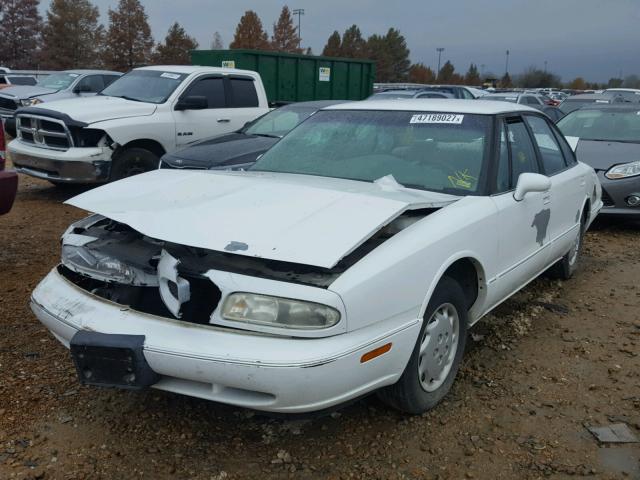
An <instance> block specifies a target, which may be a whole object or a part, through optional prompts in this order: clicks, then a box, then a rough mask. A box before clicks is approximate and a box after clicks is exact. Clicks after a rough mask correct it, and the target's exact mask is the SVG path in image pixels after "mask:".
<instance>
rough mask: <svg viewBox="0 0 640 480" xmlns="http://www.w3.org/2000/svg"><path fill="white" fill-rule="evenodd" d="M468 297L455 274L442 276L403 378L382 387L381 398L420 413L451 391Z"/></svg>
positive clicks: (461, 347) (463, 335)
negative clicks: (453, 277)
mask: <svg viewBox="0 0 640 480" xmlns="http://www.w3.org/2000/svg"><path fill="white" fill-rule="evenodd" d="M467 303H468V302H467V300H466V298H465V295H464V291H463V290H462V288H461V287H460V285H459V284H458V282H456V281H455V280H453V279H452V278H449V277H443V278H442V280H440V283H439V284H438V286H437V287H436V289H435V291H434V292H433V295H432V296H431V300H430V301H429V305H428V307H427V310H426V312H425V315H424V321H423V323H422V329H421V330H420V335H419V336H418V339H417V341H416V344H415V346H414V348H413V352H412V354H411V358H410V359H409V363H408V364H407V366H406V368H405V370H404V373H403V374H402V376H401V377H400V380H398V382H397V383H396V384H394V385H391V386H389V387H386V388H384V389H382V390H380V391H379V393H378V395H379V397H380V399H381V400H382V401H384V402H385V403H387V404H389V405H390V406H392V407H394V408H397V409H398V410H401V411H403V412H407V413H411V414H414V415H417V414H421V413H423V412H425V411H427V410H430V409H432V408H433V407H435V406H436V405H437V404H438V403H439V402H440V401H441V400H442V399H443V398H444V396H445V395H446V394H447V393H448V392H449V390H450V389H451V385H453V381H454V380H455V377H456V374H457V373H458V368H459V367H460V362H461V360H462V356H463V354H464V347H465V344H466V339H467V310H466V305H467Z"/></svg>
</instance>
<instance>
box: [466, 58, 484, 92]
mask: <svg viewBox="0 0 640 480" xmlns="http://www.w3.org/2000/svg"><path fill="white" fill-rule="evenodd" d="M481 82H482V80H480V74H479V73H478V67H476V66H475V64H473V63H472V64H471V65H469V70H467V73H466V75H465V76H464V83H465V84H467V85H470V86H471V85H480V83H481Z"/></svg>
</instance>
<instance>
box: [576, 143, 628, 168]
mask: <svg viewBox="0 0 640 480" xmlns="http://www.w3.org/2000/svg"><path fill="white" fill-rule="evenodd" d="M576 156H577V157H578V160H580V161H581V162H582V163H586V164H587V165H589V166H591V167H593V168H594V169H596V170H609V169H610V168H611V167H613V166H614V165H619V164H621V163H628V162H633V161H636V160H640V144H638V143H625V142H594V141H593V140H580V141H578V147H577V149H576Z"/></svg>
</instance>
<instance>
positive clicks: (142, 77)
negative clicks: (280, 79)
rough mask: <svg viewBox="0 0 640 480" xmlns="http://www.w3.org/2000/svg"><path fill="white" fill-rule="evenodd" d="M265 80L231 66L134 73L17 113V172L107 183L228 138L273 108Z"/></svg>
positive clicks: (64, 180)
mask: <svg viewBox="0 0 640 480" xmlns="http://www.w3.org/2000/svg"><path fill="white" fill-rule="evenodd" d="M268 109H269V108H268V103H267V96H266V93H265V89H264V86H263V84H262V80H261V79H260V75H258V74H257V73H256V72H251V71H245V70H236V69H230V68H216V67H197V66H154V67H143V68H136V69H134V70H132V71H130V72H129V73H127V74H126V75H123V76H122V77H120V78H119V79H118V80H116V81H115V82H113V83H112V84H111V85H109V86H108V87H107V88H105V89H104V90H103V91H102V92H101V93H99V94H98V95H96V96H95V97H91V98H82V99H70V100H61V101H58V102H55V103H52V104H51V105H47V106H46V108H40V107H27V108H22V109H19V110H18V111H17V112H16V116H15V121H16V139H15V140H13V141H12V142H11V143H10V144H9V145H8V150H9V152H10V154H11V158H12V160H13V163H14V165H15V167H16V170H17V171H19V172H21V173H24V174H27V175H31V176H34V177H38V178H43V179H46V180H49V181H50V182H52V183H54V184H64V183H102V182H108V181H112V180H117V179H120V178H124V177H128V176H131V175H135V174H137V173H142V172H145V171H149V170H153V169H155V168H157V167H158V162H159V159H160V157H161V156H162V155H163V154H165V153H167V152H172V151H175V150H176V149H178V148H182V147H184V146H185V145H187V144H189V143H192V142H195V141H197V140H200V139H202V138H205V137H211V136H213V135H217V134H223V133H228V132H231V131H234V130H238V129H239V128H241V127H242V126H243V125H244V124H245V123H246V122H249V121H251V120H253V119H255V118H256V117H258V116H260V115H262V114H264V113H266V112H267V111H268Z"/></svg>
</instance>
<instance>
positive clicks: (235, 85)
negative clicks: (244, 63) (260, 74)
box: [229, 78, 258, 108]
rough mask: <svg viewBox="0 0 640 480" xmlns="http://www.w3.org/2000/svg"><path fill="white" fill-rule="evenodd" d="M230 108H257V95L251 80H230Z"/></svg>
mask: <svg viewBox="0 0 640 480" xmlns="http://www.w3.org/2000/svg"><path fill="white" fill-rule="evenodd" d="M229 81H230V83H231V105H229V107H231V108H251V107H257V106H258V94H257V93H256V87H255V85H254V82H253V80H251V79H248V78H230V79H229Z"/></svg>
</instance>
